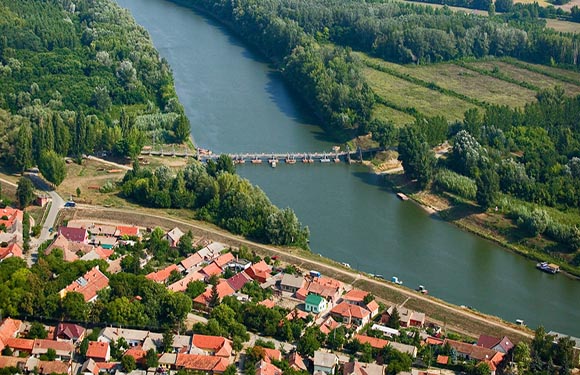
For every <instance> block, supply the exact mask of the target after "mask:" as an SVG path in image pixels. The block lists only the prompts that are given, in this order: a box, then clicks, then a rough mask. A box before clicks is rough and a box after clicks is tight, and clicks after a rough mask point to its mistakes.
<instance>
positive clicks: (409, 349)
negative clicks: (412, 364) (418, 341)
mask: <svg viewBox="0 0 580 375" xmlns="http://www.w3.org/2000/svg"><path fill="white" fill-rule="evenodd" d="M389 346H390V347H391V348H393V349H395V350H397V351H399V352H401V353H407V354H408V355H410V356H411V358H415V357H417V348H416V347H414V346H413V345H407V344H401V343H400V342H396V341H389Z"/></svg>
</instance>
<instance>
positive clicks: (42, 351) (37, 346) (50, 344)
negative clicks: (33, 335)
mask: <svg viewBox="0 0 580 375" xmlns="http://www.w3.org/2000/svg"><path fill="white" fill-rule="evenodd" d="M50 349H52V350H54V351H55V353H56V360H58V361H62V362H69V361H70V360H71V359H72V356H73V353H74V349H75V347H74V345H73V344H72V343H70V342H65V341H54V340H44V339H35V340H34V344H33V346H32V355H33V356H34V357H36V358H39V357H40V356H41V355H46V353H48V351H49V350H50Z"/></svg>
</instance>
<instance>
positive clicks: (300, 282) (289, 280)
mask: <svg viewBox="0 0 580 375" xmlns="http://www.w3.org/2000/svg"><path fill="white" fill-rule="evenodd" d="M305 284H306V280H304V276H302V275H293V274H291V273H285V274H284V275H283V276H282V280H280V289H282V291H283V292H288V293H292V294H294V293H296V292H297V291H298V290H299V289H302V288H303V287H304V285H305Z"/></svg>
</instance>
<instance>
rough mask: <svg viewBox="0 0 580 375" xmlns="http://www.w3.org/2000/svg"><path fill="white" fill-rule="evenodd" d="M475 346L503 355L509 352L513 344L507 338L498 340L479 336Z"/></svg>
mask: <svg viewBox="0 0 580 375" xmlns="http://www.w3.org/2000/svg"><path fill="white" fill-rule="evenodd" d="M475 345H477V346H482V347H484V348H488V349H491V350H495V351H497V352H500V353H503V354H507V352H509V351H510V350H511V349H512V348H513V347H514V344H513V343H512V341H511V340H510V339H509V338H508V337H507V336H504V337H502V338H501V339H499V338H497V337H493V336H487V335H480V336H479V339H478V340H477V344H475Z"/></svg>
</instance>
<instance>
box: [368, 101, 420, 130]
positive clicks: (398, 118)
mask: <svg viewBox="0 0 580 375" xmlns="http://www.w3.org/2000/svg"><path fill="white" fill-rule="evenodd" d="M373 118H378V119H388V120H389V121H391V122H392V123H393V124H395V126H399V127H400V126H405V125H408V124H412V123H413V122H415V117H413V116H411V115H409V114H407V113H405V112H401V111H397V110H396V109H394V108H391V107H387V106H386V105H382V104H377V105H375V107H374V108H373Z"/></svg>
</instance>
